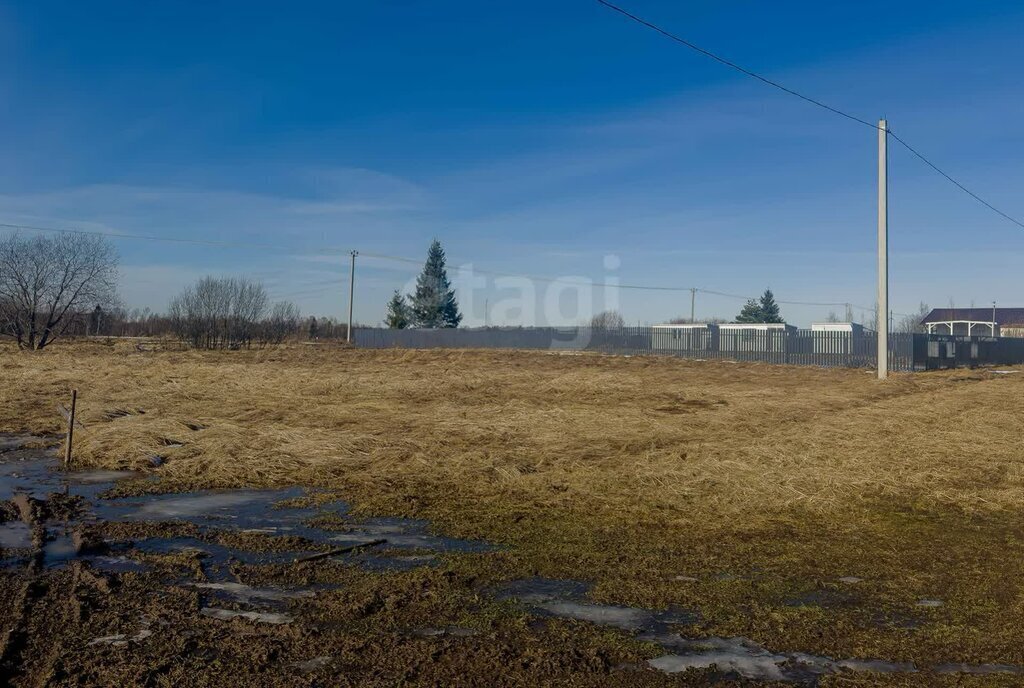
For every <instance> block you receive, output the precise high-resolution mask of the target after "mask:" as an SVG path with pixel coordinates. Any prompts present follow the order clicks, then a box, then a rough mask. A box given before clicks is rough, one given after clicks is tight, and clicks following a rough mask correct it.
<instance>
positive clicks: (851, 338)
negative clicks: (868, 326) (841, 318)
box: [811, 322, 864, 354]
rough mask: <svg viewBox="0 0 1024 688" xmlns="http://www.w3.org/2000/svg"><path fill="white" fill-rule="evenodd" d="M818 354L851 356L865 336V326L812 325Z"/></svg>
mask: <svg viewBox="0 0 1024 688" xmlns="http://www.w3.org/2000/svg"><path fill="white" fill-rule="evenodd" d="M811 332H812V336H813V337H814V353H816V354H849V353H852V352H853V348H854V345H855V342H856V341H857V340H858V339H861V338H862V337H863V336H864V326H863V325H861V324H859V323H855V322H816V323H811Z"/></svg>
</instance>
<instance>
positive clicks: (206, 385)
mask: <svg viewBox="0 0 1024 688" xmlns="http://www.w3.org/2000/svg"><path fill="white" fill-rule="evenodd" d="M0 371H2V373H3V378H4V382H3V384H0V429H3V430H8V431H29V432H43V431H46V432H59V431H60V430H61V426H62V421H61V419H60V417H59V415H58V414H57V413H56V411H55V405H56V404H57V403H58V402H60V401H63V400H66V398H67V397H68V392H69V390H70V389H71V388H72V387H77V388H78V390H79V417H80V418H81V420H82V422H83V423H84V424H85V428H84V429H81V430H79V431H78V433H77V434H76V440H77V442H76V463H78V464H79V465H93V466H104V467H109V468H114V467H118V468H126V467H130V468H142V469H146V468H148V466H149V464H150V458H149V457H152V456H161V457H164V458H165V459H166V464H165V465H164V466H162V467H161V468H159V469H158V473H159V474H160V476H161V477H162V478H164V479H166V480H169V481H173V482H176V483H181V484H183V485H217V486H236V485H266V484H281V483H295V482H303V483H311V484H322V483H331V482H333V481H335V480H337V479H342V480H343V481H344V482H345V483H349V484H353V483H365V484H373V485H377V486H380V487H386V486H387V485H388V484H389V483H392V482H393V483H396V484H404V483H412V484H422V483H440V484H444V485H447V486H448V488H449V489H452V490H455V491H456V492H458V493H460V494H463V495H464V496H466V497H469V496H475V497H485V496H488V495H495V494H507V493H508V492H512V493H518V494H521V495H522V497H523V498H524V499H529V500H531V501H533V500H536V501H537V502H538V504H537V506H543V505H544V504H547V503H553V504H558V503H565V502H567V501H571V500H573V499H580V498H584V499H586V500H587V501H588V503H590V504H591V505H592V507H593V508H603V507H607V508H614V509H617V510H627V511H628V510H630V509H632V508H635V507H640V508H643V509H645V510H646V509H650V508H656V507H659V506H664V507H672V506H679V505H681V504H685V505H687V508H688V510H694V509H698V510H700V511H701V513H702V514H703V516H704V517H707V516H709V515H711V514H717V515H719V516H722V517H727V516H730V515H731V514H735V513H736V512H741V513H750V512H760V511H763V510H765V509H779V508H785V507H786V506H789V505H791V504H793V503H797V502H799V503H803V504H807V505H810V506H813V507H814V508H816V509H823V510H827V509H829V508H831V507H833V506H836V505H837V504H840V503H842V502H843V501H844V500H850V499H856V498H858V497H862V496H865V495H871V496H876V495H878V494H892V495H901V494H907V493H911V492H912V493H914V494H915V496H916V497H917V498H920V499H925V500H935V501H939V502H943V503H949V504H955V505H957V506H958V507H960V508H963V509H965V510H974V509H995V508H1002V507H1018V506H1020V505H1021V503H1022V495H1024V493H1022V492H1021V487H1022V485H1024V473H1022V465H1024V462H1022V461H1021V455H1020V451H1021V440H1020V438H1022V437H1024V413H1022V411H1024V375H1002V376H1000V375H992V374H990V373H987V372H972V371H958V372H955V373H932V374H927V375H897V376H895V377H894V378H893V379H891V380H890V381H888V382H886V383H879V382H877V381H875V380H874V379H873V378H872V376H871V375H870V374H869V373H867V372H866V371H861V370H820V369H814V368H798V367H781V366H768V365H762V364H744V363H730V362H690V361H684V360H678V359H671V358H655V357H633V358H628V357H608V356H595V355H559V354H554V353H543V352H537V353H533V352H494V351H454V352H453V351H394V350H392V351H356V350H346V349H339V348H317V347H300V348H294V349H278V350H273V351H268V352H230V353H206V352H190V353H151V352H150V353H140V352H137V351H135V350H133V348H132V347H130V346H127V345H125V346H123V347H122V346H118V347H111V346H101V345H76V346H72V347H63V348H61V347H58V348H55V349H53V350H52V351H48V352H44V353H42V354H19V353H16V352H14V351H12V350H10V349H6V350H2V352H0ZM197 427H199V428H201V429H195V428H197ZM179 444H180V445H181V446H175V445H179Z"/></svg>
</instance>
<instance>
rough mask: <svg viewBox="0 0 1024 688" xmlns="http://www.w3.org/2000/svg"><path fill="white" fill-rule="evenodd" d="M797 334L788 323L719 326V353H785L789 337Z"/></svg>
mask: <svg viewBox="0 0 1024 688" xmlns="http://www.w3.org/2000/svg"><path fill="white" fill-rule="evenodd" d="M795 332H796V327H795V326H794V325H787V324H786V323H728V324H725V325H719V326H718V348H719V351H749V352H752V353H754V352H763V351H779V352H781V351H785V350H786V339H787V337H788V336H789V335H790V334H792V333H795Z"/></svg>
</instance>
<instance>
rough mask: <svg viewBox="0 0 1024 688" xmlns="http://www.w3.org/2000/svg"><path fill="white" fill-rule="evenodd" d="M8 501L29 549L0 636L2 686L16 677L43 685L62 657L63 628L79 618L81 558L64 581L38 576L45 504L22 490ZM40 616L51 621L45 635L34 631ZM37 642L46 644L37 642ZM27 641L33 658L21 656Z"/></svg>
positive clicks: (25, 682) (41, 564) (42, 565)
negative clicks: (57, 582) (29, 543)
mask: <svg viewBox="0 0 1024 688" xmlns="http://www.w3.org/2000/svg"><path fill="white" fill-rule="evenodd" d="M11 503H12V504H13V505H14V506H15V508H16V509H17V510H18V513H19V515H20V517H21V520H22V522H24V523H25V524H26V525H27V526H28V528H29V532H30V534H31V541H32V554H31V556H30V557H29V561H28V563H27V564H26V565H25V569H24V571H23V573H22V575H23V577H24V582H23V584H22V586H21V588H20V590H19V591H18V594H17V596H16V599H15V601H14V604H13V605H12V609H11V611H12V612H13V614H12V617H13V618H11V619H10V621H11V623H10V625H8V626H7V629H6V631H5V633H4V635H3V638H2V640H0V676H2V677H4V679H5V683H4V685H13V684H14V683H15V682H20V683H22V684H23V685H35V686H44V685H47V684H48V683H49V681H50V679H51V678H52V676H53V673H54V667H55V665H56V664H57V661H58V660H59V658H60V656H61V651H62V647H63V642H62V637H63V635H64V630H65V629H69V628H75V627H77V626H78V624H79V622H80V621H81V619H82V606H81V604H80V603H79V600H78V598H77V595H76V590H77V589H78V587H79V584H80V582H82V576H83V571H84V569H83V568H82V566H81V563H80V562H72V565H71V566H70V567H69V573H70V576H71V578H70V580H69V581H68V582H67V583H66V584H64V585H59V586H57V587H55V586H54V582H53V581H47V580H46V579H45V578H44V576H43V573H44V568H45V563H46V554H45V547H46V542H47V532H46V526H45V520H46V518H45V515H46V514H45V511H46V508H47V504H46V503H45V502H40V501H38V500H36V499H34V498H32V497H30V496H28V495H24V494H19V495H16V496H15V497H14V498H13V499H12V500H11ZM40 616H42V617H44V618H47V619H49V620H50V623H48V624H47V626H48V631H49V632H48V633H46V634H45V636H46V637H45V640H44V639H43V638H41V637H40V635H41V634H39V633H33V625H34V624H33V621H34V620H36V619H38V618H40ZM41 642H42V643H45V645H44V646H43V647H38V645H39V644H40V643H41ZM30 646H35V647H33V651H34V652H35V653H36V654H37V658H36V659H35V660H34V661H30V658H29V657H28V656H26V650H28V649H29V647H30ZM33 664H34V665H35V666H34V667H33V666H32V665H33ZM19 679H21V681H19Z"/></svg>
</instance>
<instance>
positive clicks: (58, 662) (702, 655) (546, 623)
mask: <svg viewBox="0 0 1024 688" xmlns="http://www.w3.org/2000/svg"><path fill="white" fill-rule="evenodd" d="M40 446H45V442H40V441H39V440H38V439H37V438H2V441H0V614H2V615H3V618H4V619H5V620H9V622H8V623H7V624H6V625H5V631H4V635H3V637H2V639H0V642H2V644H0V675H2V676H3V677H4V678H5V680H6V681H8V682H9V683H11V684H12V685H48V684H52V685H151V684H160V685H167V684H170V683H175V684H180V685H182V686H190V685H228V684H229V683H230V684H231V685H238V684H239V683H242V684H244V685H274V686H277V685H324V684H325V683H327V684H330V685H396V684H404V683H409V684H429V685H536V684H545V683H546V684H553V685H554V684H557V685H563V684H570V683H571V684H573V685H679V684H683V685H705V684H707V685H711V684H718V683H730V682H734V681H740V682H744V681H757V682H768V683H772V682H785V683H800V684H809V685H812V684H817V683H819V682H820V681H822V680H823V679H825V678H827V677H829V676H848V675H862V674H864V675H875V674H877V675H882V674H891V675H911V674H916V673H918V672H919V671H924V672H926V673H928V674H929V675H931V674H934V675H935V676H941V675H946V674H951V675H954V676H972V675H1007V676H1012V675H1019V674H1021V673H1022V672H1021V669H1020V668H1019V667H1016V666H1012V665H1001V664H973V665H972V664H943V665H939V666H935V667H930V668H928V667H926V668H919V667H915V666H914V665H913V664H909V663H895V662H887V661H884V660H880V659H856V658H852V659H834V658H830V657H823V656H816V655H811V654H803V653H799V652H785V653H780V652H772V651H770V650H768V649H766V648H765V647H762V646H761V645H759V644H757V643H755V642H753V641H751V640H748V639H746V638H720V637H691V636H692V633H693V631H694V630H695V629H696V628H697V627H698V626H699V623H700V621H701V618H700V615H699V614H698V613H696V611H693V610H687V609H682V608H677V607H671V608H668V609H663V610H648V609H642V608H637V607H629V606H619V605H608V604H598V603H596V602H594V601H593V600H592V599H591V597H590V595H589V587H588V585H587V584H586V583H583V582H576V581H565V580H550V579H544V578H531V579H523V580H514V581H511V582H506V583H503V584H500V585H497V586H494V585H490V584H486V585H485V584H483V583H481V582H480V581H478V580H477V579H476V578H475V576H474V575H472V574H469V573H466V572H465V571H467V570H471V568H470V569H465V568H463V567H460V566H459V565H458V562H459V558H460V557H470V558H472V557H487V556H500V554H501V550H500V548H496V547H494V546H493V545H490V544H488V543H483V542H478V541H470V540H460V539H454V538H448V537H445V536H443V535H440V534H437V533H435V532H433V531H432V530H431V528H430V524H429V523H427V522H425V521H419V520H413V519H403V518H369V519H366V518H354V517H352V516H351V514H350V513H349V509H348V506H347V505H346V504H345V503H344V502H342V501H338V500H337V499H336V498H335V497H334V496H333V495H329V494H326V493H319V492H309V491H306V490H303V489H301V488H286V489H278V490H234V491H203V492H195V493H188V494H160V495H149V494H147V495H145V496H140V497H121V498H109V499H107V498H104V494H105V493H108V492H111V488H112V487H114V486H115V484H117V482H118V481H126V480H145V479H147V478H146V477H145V476H141V475H139V474H135V473H130V472H122V471H84V472H62V471H59V470H57V468H58V466H57V461H56V459H55V458H54V457H53V456H51V455H48V454H47V453H46V452H45V451H43V450H41V449H39V448H38V447H40ZM313 555H318V558H317V559H316V560H315V561H310V560H309V559H310V557H311V556H313ZM460 571H462V572H461V573H460ZM680 579H681V580H686V581H696V580H697V579H696V578H692V577H687V576H681V577H680ZM858 580H859V579H858ZM855 582H857V581H854V580H853V579H852V578H851V579H850V581H849V583H850V584H853V583H855ZM845 601H846V599H845V597H844V595H843V594H838V593H830V594H829V595H822V594H821V593H808V594H807V595H803V596H800V597H796V598H793V599H791V600H790V602H789V603H790V604H791V605H797V606H800V605H823V604H842V603H845ZM922 602H923V603H924V602H929V603H931V602H932V601H931V600H923V601H922ZM922 606H924V607H934V606H935V605H934V604H922ZM531 618H532V619H533V620H532V621H526V622H524V619H531ZM688 634H689V635H688ZM680 682H681V683H680Z"/></svg>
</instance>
